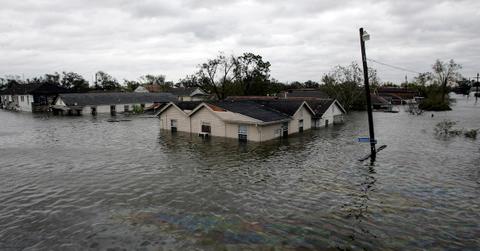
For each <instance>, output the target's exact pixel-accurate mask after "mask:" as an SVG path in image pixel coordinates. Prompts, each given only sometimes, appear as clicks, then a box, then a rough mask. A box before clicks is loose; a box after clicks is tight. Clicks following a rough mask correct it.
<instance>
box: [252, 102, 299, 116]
mask: <svg viewBox="0 0 480 251" xmlns="http://www.w3.org/2000/svg"><path fill="white" fill-rule="evenodd" d="M255 102H257V103H260V104H262V105H265V106H267V107H269V108H271V109H274V110H277V111H279V112H281V113H284V114H287V115H288V116H293V115H295V112H297V111H298V109H299V108H300V106H301V105H302V104H303V102H304V101H303V100H288V99H279V100H256V101H255Z"/></svg>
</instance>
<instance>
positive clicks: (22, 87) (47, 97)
mask: <svg viewBox="0 0 480 251" xmlns="http://www.w3.org/2000/svg"><path fill="white" fill-rule="evenodd" d="M67 92H69V91H68V90H67V89H65V88H63V87H60V86H58V85H54V84H49V83H34V84H16V83H12V84H11V85H10V86H9V87H8V88H7V89H6V90H5V91H3V92H1V93H0V103H1V106H2V107H3V108H5V109H9V110H16V111H24V112H46V111H48V110H49V107H50V105H52V104H53V102H54V100H55V99H56V98H57V96H58V95H59V94H60V93H67Z"/></svg>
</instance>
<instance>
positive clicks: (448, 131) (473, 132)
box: [434, 120, 479, 139]
mask: <svg viewBox="0 0 480 251" xmlns="http://www.w3.org/2000/svg"><path fill="white" fill-rule="evenodd" d="M455 125H457V122H455V121H451V120H443V121H442V122H439V123H438V124H437V125H435V128H434V132H435V134H436V135H438V136H443V137H449V136H459V135H462V134H463V135H464V136H465V137H467V138H471V139H476V138H477V133H478V130H479V129H455V128H453V127H454V126H455Z"/></svg>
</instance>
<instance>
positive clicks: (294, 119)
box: [157, 101, 314, 142]
mask: <svg viewBox="0 0 480 251" xmlns="http://www.w3.org/2000/svg"><path fill="white" fill-rule="evenodd" d="M275 108H276V109H275ZM280 110H282V111H283V112H282V111H280ZM285 112H286V113H285ZM313 114H314V112H313V110H312V109H311V108H310V107H309V105H308V104H307V103H306V102H288V103H282V104H263V103H259V102H254V101H222V102H202V103H198V102H178V103H169V104H168V105H166V106H165V107H163V109H161V110H160V111H159V113H158V114H157V116H158V117H159V119H160V127H161V129H164V130H170V131H172V132H176V131H182V132H188V133H191V134H194V135H201V136H215V137H226V138H233V139H239V140H241V141H247V140H249V141H257V142H262V141H267V140H271V139H274V138H278V137H286V136H287V135H289V134H294V133H299V132H303V131H304V130H309V129H310V128H311V120H312V117H313Z"/></svg>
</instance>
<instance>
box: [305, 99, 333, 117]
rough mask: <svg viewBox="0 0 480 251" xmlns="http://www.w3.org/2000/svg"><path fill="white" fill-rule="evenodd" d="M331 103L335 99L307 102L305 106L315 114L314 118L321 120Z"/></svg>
mask: <svg viewBox="0 0 480 251" xmlns="http://www.w3.org/2000/svg"><path fill="white" fill-rule="evenodd" d="M333 102H335V99H318V100H307V104H308V105H309V106H310V107H311V108H312V110H313V111H314V112H315V115H314V118H321V117H322V116H323V114H324V113H325V112H326V111H327V109H328V108H329V107H330V106H331V105H332V104H333Z"/></svg>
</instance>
